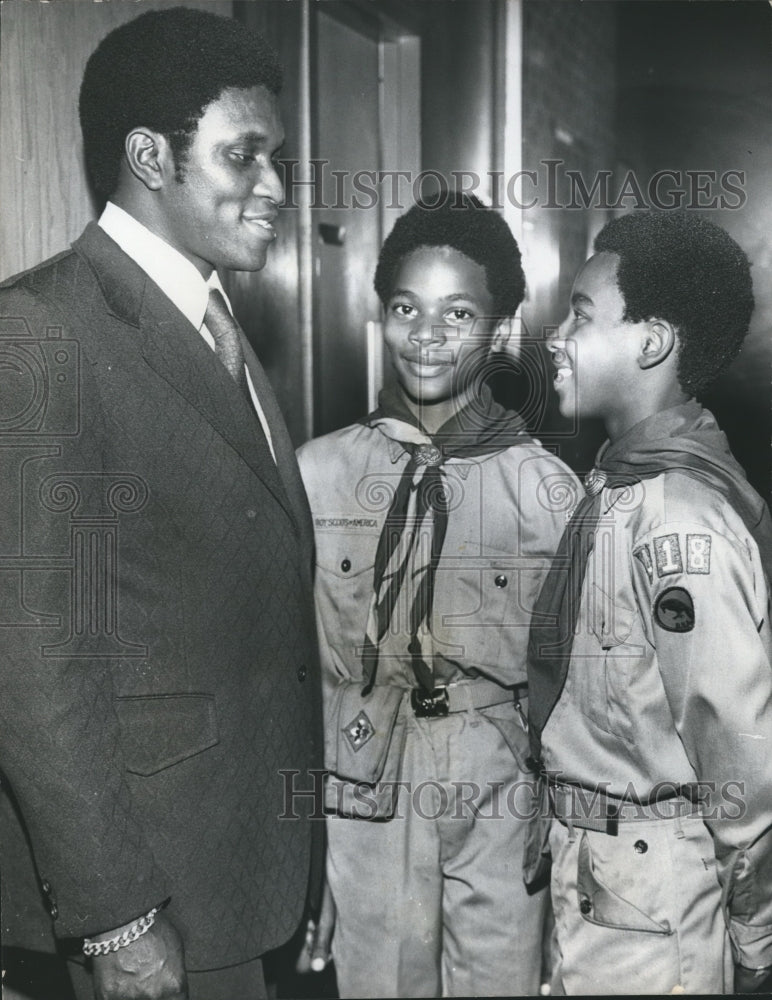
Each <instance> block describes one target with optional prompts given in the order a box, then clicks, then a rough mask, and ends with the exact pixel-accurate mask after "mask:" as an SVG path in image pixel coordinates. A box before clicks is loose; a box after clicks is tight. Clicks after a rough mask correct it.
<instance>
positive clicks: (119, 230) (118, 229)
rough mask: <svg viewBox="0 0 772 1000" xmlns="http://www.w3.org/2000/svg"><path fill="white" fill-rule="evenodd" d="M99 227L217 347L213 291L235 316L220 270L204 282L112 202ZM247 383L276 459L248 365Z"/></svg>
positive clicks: (178, 255) (184, 260)
mask: <svg viewBox="0 0 772 1000" xmlns="http://www.w3.org/2000/svg"><path fill="white" fill-rule="evenodd" d="M99 226H100V227H101V228H102V229H103V230H104V231H105V232H106V233H107V235H108V236H109V237H110V239H112V240H115V242H116V243H117V244H118V246H119V247H120V248H121V250H123V252H124V253H125V254H128V256H129V257H131V259H132V260H133V261H134V262H135V263H136V264H138V265H139V266H140V267H141V268H142V270H143V271H144V272H145V274H147V276H148V277H149V278H150V279H151V280H152V281H154V282H155V283H156V285H158V287H159V288H160V289H161V291H162V292H163V293H164V295H165V296H166V297H167V298H168V299H170V300H171V301H172V303H173V304H174V305H175V306H176V307H177V308H178V309H179V311H180V312H181V313H182V315H183V316H184V317H185V318H186V319H187V320H189V321H190V323H192V324H193V326H194V327H195V329H196V330H198V332H199V333H200V334H201V336H202V337H203V338H204V340H205V341H206V342H207V344H208V345H209V346H210V347H211V349H212V350H214V337H213V336H212V334H211V333H210V332H209V330H207V328H206V326H205V325H204V315H205V313H206V308H207V305H208V304H209V292H210V290H211V289H212V288H216V289H217V290H218V291H219V292H220V293H221V295H222V297H223V298H224V299H225V303H226V305H227V306H228V309H229V311H230V313H231V315H233V309H232V308H231V304H230V299H229V298H228V296H227V295H226V293H225V289H224V288H223V286H222V284H221V282H220V278H219V275H218V274H217V271H212V274H211V276H210V278H209V280H208V281H204V279H203V278H202V277H201V274H200V272H199V271H198V269H197V268H196V266H195V265H194V264H193V263H191V261H189V260H188V259H187V258H186V257H183V255H182V254H181V253H180V252H179V250H175V249H174V247H173V246H171V244H169V243H167V242H166V241H165V240H162V239H161V237H160V236H156V235H155V233H152V232H151V231H150V230H149V229H148V228H147V226H143V225H142V223H141V222H138V221H137V220H136V219H135V218H134V216H133V215H129V213H128V212H126V211H124V210H123V209H122V208H119V207H118V206H117V205H114V204H113V203H112V202H111V201H108V203H107V204H106V205H105V209H104V211H103V212H102V215H101V216H100V218H99ZM244 370H245V371H246V375H247V385H248V386H249V394H250V396H251V397H252V403H253V404H254V407H255V411H256V413H257V415H258V417H259V419H260V423H261V424H262V427H263V430H264V431H265V436H266V439H267V441H268V447H269V448H270V449H271V455H273V460H274V462H275V461H276V454H275V452H274V450H273V441H272V440H271V430H270V428H269V426H268V421H267V420H266V419H265V414H264V413H263V408H262V407H261V405H260V401H259V400H258V398H257V393H256V392H255V387H254V386H253V385H252V379H251V377H250V374H249V368H248V367H247V366H246V365H245V366H244Z"/></svg>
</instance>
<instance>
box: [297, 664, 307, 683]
mask: <svg viewBox="0 0 772 1000" xmlns="http://www.w3.org/2000/svg"><path fill="white" fill-rule="evenodd" d="M306 676H307V672H306V668H305V667H298V680H299V681H300V683H301V684H302V683H303V681H304V680H305V679H306Z"/></svg>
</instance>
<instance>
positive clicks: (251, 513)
mask: <svg viewBox="0 0 772 1000" xmlns="http://www.w3.org/2000/svg"><path fill="white" fill-rule="evenodd" d="M247 517H248V518H249V520H250V521H252V520H254V519H255V518H256V517H257V511H256V510H248V511H247Z"/></svg>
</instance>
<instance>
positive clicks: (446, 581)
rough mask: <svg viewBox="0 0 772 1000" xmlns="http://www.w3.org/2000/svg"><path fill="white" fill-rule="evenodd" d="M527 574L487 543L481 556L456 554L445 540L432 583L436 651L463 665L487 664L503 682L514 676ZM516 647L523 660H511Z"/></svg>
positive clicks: (524, 627) (524, 641)
mask: <svg viewBox="0 0 772 1000" xmlns="http://www.w3.org/2000/svg"><path fill="white" fill-rule="evenodd" d="M477 545H478V549H479V542H478V543H477ZM526 576H527V574H524V573H523V572H521V571H520V570H519V568H518V567H517V565H516V557H515V556H513V555H512V553H511V552H506V551H503V550H498V549H494V548H491V547H490V546H486V547H485V550H484V552H483V553H482V554H476V555H474V556H469V557H467V558H464V557H463V556H462V557H460V558H459V556H458V555H456V554H455V553H453V552H452V550H450V551H449V550H448V546H447V544H446V548H445V549H444V550H443V557H442V562H441V563H440V567H439V569H438V571H437V577H436V582H435V593H434V607H433V614H432V635H433V637H434V642H435V645H434V648H435V652H437V653H440V654H441V655H442V656H444V657H445V658H446V659H447V660H450V661H452V662H456V663H459V664H461V665H462V666H463V667H465V668H468V667H484V668H487V670H486V672H488V673H490V674H491V675H492V676H495V677H501V678H502V679H503V680H504V681H505V683H511V680H510V677H509V675H510V674H511V673H512V671H513V669H517V672H518V676H517V678H516V679H518V680H519V679H520V676H519V674H520V673H523V672H524V664H525V659H524V657H525V651H526V648H527V645H528V623H529V619H530V612H529V611H528V610H526V608H527V607H528V603H527V601H528V595H527V594H524V593H523V585H524V580H525V581H526V582H527V580H526ZM526 589H527V588H526ZM502 648H503V649H504V650H505V653H506V655H505V656H503V654H502ZM520 648H521V649H522V653H523V658H522V659H521V662H520V663H519V664H518V663H513V662H512V661H513V660H516V659H518V657H517V656H516V653H517V651H518V649H520ZM518 668H519V669H518Z"/></svg>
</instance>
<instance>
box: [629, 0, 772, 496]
mask: <svg viewBox="0 0 772 1000" xmlns="http://www.w3.org/2000/svg"><path fill="white" fill-rule="evenodd" d="M663 7H665V8H666V10H662V8H663ZM618 23H619V45H618V53H617V64H618V67H619V76H618V79H619V95H618V104H617V108H618V111H617V119H616V135H617V148H618V151H619V156H620V159H621V160H623V161H625V162H627V163H628V164H629V165H630V166H632V167H633V168H634V169H635V170H636V172H638V173H639V174H641V175H643V176H644V177H651V176H652V175H653V174H654V173H655V172H656V171H658V170H676V171H681V172H682V173H683V174H684V177H683V181H684V183H683V185H682V186H683V187H684V189H685V191H686V198H685V205H684V207H688V208H690V209H692V208H694V210H695V211H699V212H700V213H701V214H703V215H705V216H706V217H708V218H710V219H712V220H713V221H714V222H717V223H718V224H719V225H721V226H723V227H724V228H725V229H727V230H728V231H729V233H730V234H731V235H732V236H733V237H734V238H735V239H736V240H737V242H738V243H739V244H740V246H742V247H743V249H744V250H745V251H746V253H747V254H748V256H749V258H750V260H751V264H752V265H753V269H752V273H753V281H754V294H755V298H756V310H755V313H754V316H753V320H752V323H751V332H750V334H749V336H748V338H747V340H746V342H745V345H744V347H743V351H742V353H741V355H740V357H739V358H738V359H737V360H736V361H735V363H734V364H733V365H732V367H731V369H730V370H729V371H728V372H727V374H726V375H725V376H724V377H723V378H722V379H721V381H720V382H719V383H717V385H716V387H715V388H714V389H713V390H711V391H710V393H709V395H708V396H707V397H706V399H705V403H706V404H707V405H708V406H710V407H711V408H712V409H713V411H714V412H715V414H716V416H717V418H718V420H719V423H720V424H721V426H722V427H723V428H724V430H725V431H726V432H727V434H728V436H729V440H730V444H731V446H732V450H733V451H734V453H735V455H736V456H737V458H738V459H739V460H740V462H741V463H743V464H744V466H745V467H746V469H747V471H748V473H749V475H750V477H751V480H752V481H753V483H754V485H755V486H756V489H758V490H759V491H760V492H762V493H763V495H764V496H766V497H767V498H769V496H770V485H771V483H770V440H771V439H772V408H771V406H770V386H771V385H772V241H771V240H770V233H772V142H770V137H772V58H771V56H772V9H771V8H770V5H769V4H767V3H759V2H755V0H752V2H736V3H684V2H680V0H679V2H671V3H668V4H666V5H663V4H658V3H624V4H619V5H618ZM664 28H666V30H663V29H664ZM687 171H692V176H691V177H686V172H687ZM696 171H703V172H707V173H705V174H703V176H702V177H698V176H697V175H696ZM729 171H733V172H739V173H740V174H741V175H742V180H741V181H739V182H738V179H737V177H736V176H734V177H727V173H728V172H729ZM711 172H712V173H711ZM714 176H715V183H714V181H713V177H714ZM722 177H725V178H726V180H725V183H726V184H731V185H734V186H738V185H739V187H740V188H741V194H740V195H734V194H731V192H729V193H727V192H726V191H724V190H723V189H722V187H721V178H722ZM695 185H696V186H702V187H703V188H704V190H703V192H702V193H699V192H696V196H695V192H694V191H693V187H694V186H695ZM722 201H723V202H724V204H725V205H726V207H723V208H722V207H721V202H722ZM740 202H741V203H740ZM738 203H739V204H738Z"/></svg>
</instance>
